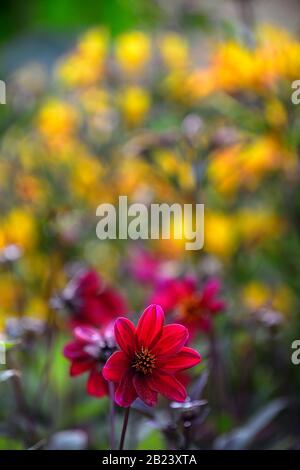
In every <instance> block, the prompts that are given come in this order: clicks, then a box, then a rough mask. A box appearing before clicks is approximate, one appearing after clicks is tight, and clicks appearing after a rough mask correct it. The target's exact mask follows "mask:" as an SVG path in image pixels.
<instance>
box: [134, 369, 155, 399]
mask: <svg viewBox="0 0 300 470" xmlns="http://www.w3.org/2000/svg"><path fill="white" fill-rule="evenodd" d="M147 379H148V378H147V377H142V376H140V375H138V374H136V375H135V376H134V378H133V385H134V387H135V390H136V392H137V394H138V396H139V398H140V399H141V400H142V401H143V402H144V403H146V405H148V406H154V405H156V403H157V392H155V391H154V390H152V389H151V388H150V387H149V385H148V383H147Z"/></svg>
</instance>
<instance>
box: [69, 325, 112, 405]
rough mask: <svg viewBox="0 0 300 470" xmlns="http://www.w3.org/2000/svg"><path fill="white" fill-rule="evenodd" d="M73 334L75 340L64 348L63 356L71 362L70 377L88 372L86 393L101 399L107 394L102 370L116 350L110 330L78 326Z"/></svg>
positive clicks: (106, 385)
mask: <svg viewBox="0 0 300 470" xmlns="http://www.w3.org/2000/svg"><path fill="white" fill-rule="evenodd" d="M73 333H74V337H75V340H74V341H72V342H70V343H68V344H67V345H66V346H65V347H64V356H65V357H66V358H67V359H69V360H70V361H71V367H70V375H71V376H72V377H74V376H77V375H80V374H83V373H85V372H89V377H88V381H87V389H86V390H87V393H88V394H89V395H92V396H95V397H98V398H101V397H103V396H104V395H107V394H108V384H107V382H106V380H105V379H104V377H103V375H102V368H103V365H104V364H105V363H106V360H107V359H108V358H109V357H110V355H111V354H112V353H113V352H114V351H115V350H116V345H115V341H114V337H113V332H112V328H106V329H105V330H103V331H100V330H96V329H95V328H91V327H79V326H78V327H76V328H75V329H74V332H73Z"/></svg>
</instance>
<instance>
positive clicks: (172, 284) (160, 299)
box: [151, 277, 196, 312]
mask: <svg viewBox="0 0 300 470" xmlns="http://www.w3.org/2000/svg"><path fill="white" fill-rule="evenodd" d="M195 289H196V280H195V279H194V278H192V277H186V278H184V279H173V278H167V279H163V280H161V281H160V282H159V283H157V286H156V292H155V294H154V295H153V296H152V298H151V302H152V303H153V304H158V305H161V307H162V308H163V310H165V311H166V312H169V311H170V310H173V309H174V308H175V307H176V306H177V305H178V304H179V303H180V302H181V300H182V299H184V298H186V297H188V296H189V295H191V294H192V293H193V292H194V291H195Z"/></svg>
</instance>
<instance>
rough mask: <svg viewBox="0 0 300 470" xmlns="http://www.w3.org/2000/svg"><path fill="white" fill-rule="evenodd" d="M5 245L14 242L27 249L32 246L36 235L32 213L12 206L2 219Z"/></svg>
mask: <svg viewBox="0 0 300 470" xmlns="http://www.w3.org/2000/svg"><path fill="white" fill-rule="evenodd" d="M3 228H4V233H5V241H6V245H8V244H15V245H18V246H19V247H20V248H22V249H24V250H27V249H30V248H32V247H33V246H34V244H35V242H36V237H37V231H36V221H35V218H34V215H33V214H32V213H30V212H29V211H27V210H26V209H23V208H22V207H16V208H14V209H13V210H12V211H11V212H10V213H9V214H8V215H7V217H6V218H5V219H4V222H3Z"/></svg>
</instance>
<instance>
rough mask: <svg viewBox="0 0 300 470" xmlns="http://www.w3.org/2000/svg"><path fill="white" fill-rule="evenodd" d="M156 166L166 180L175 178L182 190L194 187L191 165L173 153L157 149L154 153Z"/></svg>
mask: <svg viewBox="0 0 300 470" xmlns="http://www.w3.org/2000/svg"><path fill="white" fill-rule="evenodd" d="M154 158H155V162H156V164H157V165H158V166H159V167H160V168H161V169H162V171H163V173H164V174H165V175H166V176H167V177H168V178H175V179H176V181H177V182H178V183H179V185H180V187H181V188H183V189H191V188H192V187H193V185H194V177H193V173H192V168H191V164H190V162H188V161H184V160H183V159H182V158H180V157H179V156H178V155H177V154H176V153H175V152H173V151H171V150H166V149H158V150H156V151H155V152H154Z"/></svg>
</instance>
